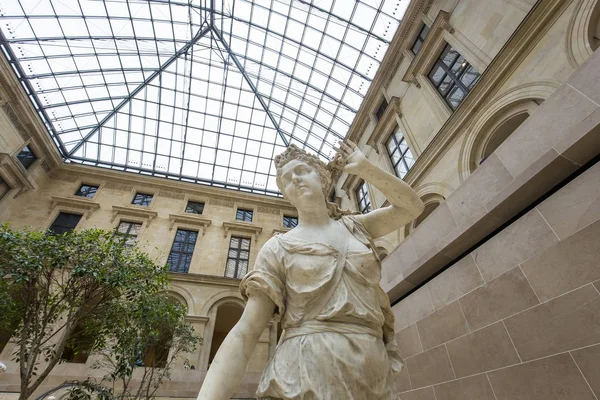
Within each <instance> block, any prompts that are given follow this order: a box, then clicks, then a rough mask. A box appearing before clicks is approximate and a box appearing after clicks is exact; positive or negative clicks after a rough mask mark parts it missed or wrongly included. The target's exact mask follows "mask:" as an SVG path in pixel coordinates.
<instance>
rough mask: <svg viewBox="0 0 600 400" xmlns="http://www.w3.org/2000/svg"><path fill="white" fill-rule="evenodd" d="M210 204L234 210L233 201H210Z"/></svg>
mask: <svg viewBox="0 0 600 400" xmlns="http://www.w3.org/2000/svg"><path fill="white" fill-rule="evenodd" d="M208 204H210V205H211V206H219V207H228V208H233V201H224V200H217V199H210V200H209V201H208Z"/></svg>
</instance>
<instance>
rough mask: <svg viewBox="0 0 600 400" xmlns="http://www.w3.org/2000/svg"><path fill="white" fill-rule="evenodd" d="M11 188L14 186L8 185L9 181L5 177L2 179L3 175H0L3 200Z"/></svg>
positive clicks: (0, 193)
mask: <svg viewBox="0 0 600 400" xmlns="http://www.w3.org/2000/svg"><path fill="white" fill-rule="evenodd" d="M11 189H12V188H11V187H10V186H9V185H8V183H6V182H5V181H4V179H2V176H0V200H2V199H3V198H4V196H6V194H7V193H8V192H10V190H11Z"/></svg>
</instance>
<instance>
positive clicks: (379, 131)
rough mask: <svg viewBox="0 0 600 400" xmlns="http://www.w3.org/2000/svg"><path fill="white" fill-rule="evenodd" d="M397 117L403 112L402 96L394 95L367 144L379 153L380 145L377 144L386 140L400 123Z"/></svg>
mask: <svg viewBox="0 0 600 400" xmlns="http://www.w3.org/2000/svg"><path fill="white" fill-rule="evenodd" d="M396 117H398V118H401V117H402V114H401V112H400V98H398V97H395V96H394V97H392V99H391V100H390V102H389V104H388V106H387V108H386V109H385V112H384V113H383V116H382V117H381V119H380V120H379V122H378V123H377V126H375V129H374V130H373V132H372V133H371V135H370V136H369V139H368V140H367V144H368V145H369V146H371V147H373V148H374V149H375V151H376V152H377V154H379V146H377V144H378V143H379V142H381V141H382V140H385V139H386V137H387V136H388V134H389V133H390V131H391V130H393V129H394V128H395V127H396V126H397V125H398V122H397V121H396Z"/></svg>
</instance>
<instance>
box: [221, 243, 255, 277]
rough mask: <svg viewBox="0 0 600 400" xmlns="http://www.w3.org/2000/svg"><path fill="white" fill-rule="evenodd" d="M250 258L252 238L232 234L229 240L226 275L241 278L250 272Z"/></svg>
mask: <svg viewBox="0 0 600 400" xmlns="http://www.w3.org/2000/svg"><path fill="white" fill-rule="evenodd" d="M249 259H250V239H248V238H242V237H235V236H232V237H231V240H230V241H229V252H228V253H227V265H226V266H225V276H226V277H229V278H237V279H241V278H242V277H243V276H244V275H246V272H248V260H249Z"/></svg>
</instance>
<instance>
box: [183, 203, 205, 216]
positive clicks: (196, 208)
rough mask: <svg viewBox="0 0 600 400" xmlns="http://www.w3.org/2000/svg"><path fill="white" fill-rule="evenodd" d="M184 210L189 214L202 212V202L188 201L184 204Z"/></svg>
mask: <svg viewBox="0 0 600 400" xmlns="http://www.w3.org/2000/svg"><path fill="white" fill-rule="evenodd" d="M185 212H186V213H190V214H202V213H203V212H204V203H199V202H196V201H188V203H187V206H185Z"/></svg>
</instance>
